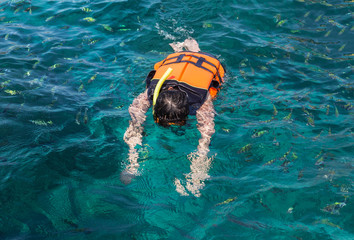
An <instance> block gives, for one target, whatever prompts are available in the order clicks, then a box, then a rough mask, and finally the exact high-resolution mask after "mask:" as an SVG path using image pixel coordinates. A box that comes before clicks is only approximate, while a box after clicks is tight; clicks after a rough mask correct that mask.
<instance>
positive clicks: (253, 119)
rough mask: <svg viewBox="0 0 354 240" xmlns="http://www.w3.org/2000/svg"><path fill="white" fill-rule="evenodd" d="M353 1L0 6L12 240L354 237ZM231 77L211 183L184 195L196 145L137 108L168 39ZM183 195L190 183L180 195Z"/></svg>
mask: <svg viewBox="0 0 354 240" xmlns="http://www.w3.org/2000/svg"><path fill="white" fill-rule="evenodd" d="M353 10H354V3H353V1H349V0H338V1H336V0H333V1H325V0H284V1H276V0H262V1H261V0H249V1H245V0H243V1H237V0H224V1H221V0H220V1H206V0H190V1H184V0H183V1H158V0H146V1H137V0H128V1H114V0H97V1H90V0H86V1H82V0H71V1H69V0H61V1H59V0H57V1H43V0H37V1H30V0H18V1H16V0H12V1H3V0H2V1H0V239H6V240H7V239H9V240H10V239H303V240H305V239H353V238H354V230H353V229H354V204H353V199H352V198H353V196H352V195H353V175H354V174H353V153H354V147H353V140H354V135H353V129H354V125H353V122H354V118H353V113H354V108H353V104H354V103H353V97H354V81H353V80H354V78H353V63H354V61H353V49H354V48H353V47H354V45H353V39H354V36H353V33H354V24H353ZM188 37H193V38H195V39H196V40H197V41H198V42H199V44H200V48H201V49H202V50H203V51H205V52H209V53H212V54H214V55H216V56H218V57H219V58H220V59H221V60H222V62H223V63H224V65H225V66H226V68H227V70H228V74H227V77H226V83H225V85H224V87H223V89H222V91H221V92H220V94H219V96H218V98H217V99H216V100H215V102H214V106H215V109H216V112H217V116H216V118H215V123H216V127H215V128H216V133H215V134H214V136H213V138H212V142H211V146H210V149H211V152H210V153H209V155H210V157H214V160H213V163H212V166H211V169H210V171H209V175H210V178H209V179H207V180H206V181H205V187H204V189H203V190H202V191H201V196H200V197H195V196H193V195H191V196H180V195H179V194H178V193H177V192H176V186H175V185H174V179H175V178H178V179H184V178H185V174H187V173H189V172H190V168H189V167H190V166H189V165H190V162H189V160H188V157H187V155H188V154H190V153H191V152H194V151H195V150H196V147H197V145H198V139H199V137H200V135H199V132H198V130H197V129H196V120H195V118H193V117H192V118H190V120H189V121H188V124H187V125H186V126H184V127H182V128H181V129H178V131H175V130H170V129H164V128H160V127H158V126H156V124H155V123H154V122H153V119H152V117H151V110H150V111H149V112H148V118H147V122H146V124H145V132H144V140H143V146H142V147H141V148H140V149H139V152H140V160H139V161H140V168H139V172H140V176H138V177H137V178H136V179H134V180H133V181H132V183H131V184H129V185H124V184H122V183H121V182H120V180H119V175H120V173H121V172H122V170H123V169H124V166H125V165H126V164H127V154H128V147H127V145H126V144H125V143H124V142H123V135H124V132H125V130H126V128H127V127H128V123H129V122H128V121H129V114H128V107H129V105H130V104H131V102H132V101H133V99H134V98H135V97H136V96H137V95H138V94H139V93H141V92H142V91H143V90H144V88H145V84H144V79H145V76H146V75H147V73H148V72H149V71H150V70H151V68H152V66H153V64H154V63H155V62H157V61H160V60H162V59H163V58H164V57H166V56H167V55H168V54H169V53H171V50H172V49H171V48H170V47H169V45H168V44H169V43H171V42H174V41H183V40H184V39H186V38H188ZM183 184H184V183H183Z"/></svg>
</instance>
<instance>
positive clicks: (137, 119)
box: [124, 90, 150, 175]
mask: <svg viewBox="0 0 354 240" xmlns="http://www.w3.org/2000/svg"><path fill="white" fill-rule="evenodd" d="M149 107H150V102H149V100H148V95H147V90H146V91H145V92H143V93H141V94H140V95H139V96H138V97H136V98H135V99H134V101H133V103H132V104H131V105H130V107H129V114H130V116H131V121H130V123H129V127H128V129H127V130H126V132H125V134H124V141H125V142H126V143H127V144H128V146H129V164H128V165H127V167H126V170H125V173H128V174H134V175H136V174H137V172H138V167H139V164H138V157H139V154H138V151H137V149H135V147H136V145H142V133H143V130H144V127H143V126H142V124H143V123H144V122H145V119H146V115H145V114H146V112H147V110H148V109H149Z"/></svg>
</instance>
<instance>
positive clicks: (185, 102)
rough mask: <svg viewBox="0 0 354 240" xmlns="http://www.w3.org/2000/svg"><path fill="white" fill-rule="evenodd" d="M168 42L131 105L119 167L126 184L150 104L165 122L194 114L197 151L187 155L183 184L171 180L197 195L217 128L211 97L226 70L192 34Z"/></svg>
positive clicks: (135, 162) (180, 122)
mask: <svg viewBox="0 0 354 240" xmlns="http://www.w3.org/2000/svg"><path fill="white" fill-rule="evenodd" d="M170 46H171V47H172V48H173V49H174V51H175V53H173V54H170V55H169V56H167V58H166V59H164V60H162V61H160V62H158V63H156V64H155V66H154V70H153V71H151V72H150V73H149V75H148V77H147V78H146V87H147V89H146V90H145V91H144V92H143V93H141V94H140V95H139V96H138V97H136V98H135V99H134V101H133V103H132V104H131V105H130V107H129V114H130V116H131V118H132V120H131V121H130V124H129V127H128V129H127V130H126V132H125V134H124V141H125V142H126V143H127V144H128V146H129V164H128V165H127V166H126V168H125V170H124V171H123V172H122V174H121V180H122V182H124V183H126V184H128V183H130V181H131V179H132V178H133V177H134V176H136V175H137V174H138V168H139V163H138V157H139V156H138V152H137V149H135V146H136V145H142V133H143V126H142V124H143V123H144V121H145V119H146V115H145V114H146V112H147V111H148V109H149V107H150V106H151V105H153V117H154V120H155V122H156V123H157V124H159V125H161V126H163V127H169V126H171V125H179V126H182V125H184V124H185V123H186V121H187V117H188V115H196V118H197V121H198V124H197V128H198V130H199V132H200V134H201V138H200V139H199V145H198V148H197V151H196V152H195V153H193V154H191V155H190V158H191V166H190V169H191V172H190V173H189V174H187V175H186V180H187V182H186V187H183V186H182V184H181V182H180V180H179V179H176V180H175V185H176V190H177V191H178V192H179V193H180V194H182V195H188V193H187V191H186V189H187V190H188V191H189V192H191V193H192V194H193V195H195V196H200V189H202V188H203V187H204V180H205V179H207V178H208V177H209V175H208V171H209V168H210V164H211V160H212V159H211V158H208V157H207V154H208V152H209V144H210V139H211V136H212V135H213V134H214V132H215V129H214V126H215V124H214V116H215V111H214V107H213V103H212V99H213V98H215V97H216V94H217V93H218V91H219V90H220V87H221V84H222V82H223V77H224V74H225V70H224V68H223V66H222V65H221V63H220V61H219V60H218V59H216V58H215V57H214V56H212V55H210V54H208V53H201V52H200V49H199V45H198V43H197V42H196V41H195V40H194V39H192V38H189V39H186V40H185V41H184V42H179V43H172V44H170ZM183 49H185V50H186V51H183Z"/></svg>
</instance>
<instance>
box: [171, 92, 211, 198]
mask: <svg viewBox="0 0 354 240" xmlns="http://www.w3.org/2000/svg"><path fill="white" fill-rule="evenodd" d="M196 116H197V121H198V130H199V131H200V134H201V138H200V139H199V145H198V149H197V152H196V153H192V154H190V155H189V159H190V161H191V165H190V169H191V172H190V173H188V174H187V176H186V179H187V184H186V188H187V189H188V190H189V191H190V192H191V193H192V194H193V195H195V196H197V197H199V196H200V190H201V189H202V188H203V187H204V185H205V184H204V180H205V179H207V178H208V177H209V175H208V171H209V169H210V165H211V161H212V158H208V156H207V155H208V152H209V144H210V141H211V137H212V135H213V134H214V132H215V129H214V126H215V124H214V116H215V111H214V106H213V102H212V101H211V97H210V96H208V99H207V100H206V101H205V102H204V104H203V105H202V106H201V108H200V109H199V110H198V111H197V114H196ZM175 184H176V187H177V191H178V192H180V193H181V194H182V195H187V194H186V193H185V192H184V190H183V189H182V186H181V184H180V182H179V180H178V179H176V181H175Z"/></svg>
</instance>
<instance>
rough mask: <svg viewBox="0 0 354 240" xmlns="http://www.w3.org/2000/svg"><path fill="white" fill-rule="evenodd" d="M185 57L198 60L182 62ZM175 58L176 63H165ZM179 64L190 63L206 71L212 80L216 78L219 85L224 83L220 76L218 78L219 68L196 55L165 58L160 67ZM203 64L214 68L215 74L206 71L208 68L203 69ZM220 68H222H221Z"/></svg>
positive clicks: (183, 54) (182, 54)
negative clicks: (211, 75) (211, 76)
mask: <svg viewBox="0 0 354 240" xmlns="http://www.w3.org/2000/svg"><path fill="white" fill-rule="evenodd" d="M185 56H188V57H193V58H197V59H198V60H197V62H193V61H188V60H184V61H182V59H183V58H184V57H185ZM207 56H209V55H207ZM209 57H212V56H209ZM175 58H176V61H173V62H170V63H165V62H166V61H169V60H172V59H175ZM212 58H215V57H212ZM215 59H216V58H215ZM216 60H217V61H218V62H219V63H220V61H219V60H218V59H216ZM180 62H185V63H191V64H193V65H195V66H196V67H199V68H202V69H204V70H206V71H208V72H210V73H212V74H214V78H215V77H216V76H217V77H218V79H219V80H220V82H221V83H223V82H224V81H223V80H222V78H221V76H220V72H219V68H218V67H217V66H215V64H213V63H211V62H209V61H208V60H206V59H205V58H203V57H199V56H196V55H194V54H185V53H181V54H180V55H178V56H175V57H170V58H166V59H165V60H164V61H163V62H162V64H161V66H164V65H169V64H174V63H180ZM204 62H205V63H207V64H209V65H210V66H212V67H213V68H215V70H216V73H214V72H213V71H211V70H210V69H208V68H206V67H203V66H202V64H203V63H204ZM220 66H221V63H220V65H219V67H220ZM221 67H222V66H221Z"/></svg>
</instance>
